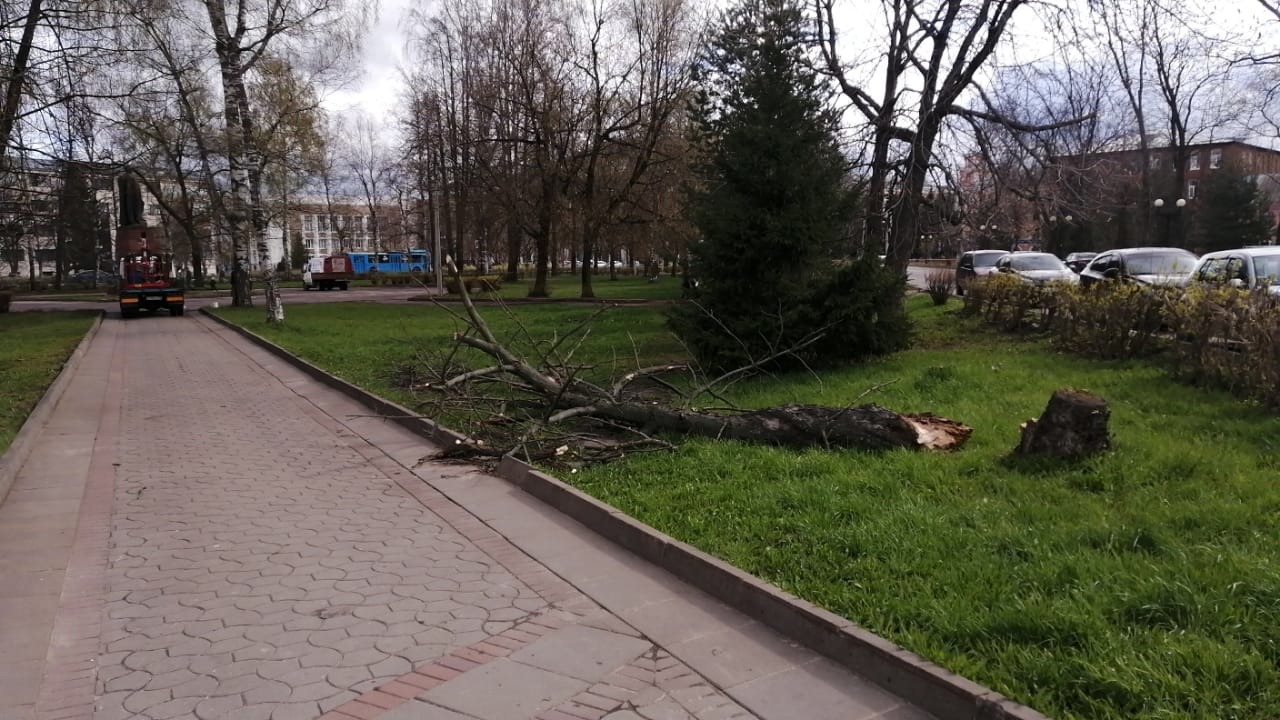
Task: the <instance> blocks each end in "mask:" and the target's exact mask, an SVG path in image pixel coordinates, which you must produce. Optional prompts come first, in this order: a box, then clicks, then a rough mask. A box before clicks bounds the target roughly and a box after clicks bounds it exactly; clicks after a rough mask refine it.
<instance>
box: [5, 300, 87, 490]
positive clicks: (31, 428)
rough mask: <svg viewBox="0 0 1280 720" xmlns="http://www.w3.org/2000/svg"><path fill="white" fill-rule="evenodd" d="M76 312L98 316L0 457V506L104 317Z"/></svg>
mask: <svg viewBox="0 0 1280 720" xmlns="http://www.w3.org/2000/svg"><path fill="white" fill-rule="evenodd" d="M79 312H94V313H97V314H98V317H97V319H95V320H94V321H93V325H91V326H89V331H88V332H86V333H85V334H84V337H82V338H80V343H79V344H78V345H76V349H75V350H72V351H71V355H70V356H69V357H68V358H67V361H66V362H64V363H62V369H61V370H59V371H58V377H56V378H54V380H53V382H52V383H49V387H48V388H46V389H45V391H44V395H41V396H40V400H39V401H37V402H36V406H35V407H34V408H32V410H31V414H30V415H28V416H27V419H26V420H25V421H23V423H22V427H21V428H19V429H18V434H17V435H15V436H14V438H13V442H11V443H9V448H8V449H7V450H5V452H4V455H0V505H3V504H4V500H5V498H6V497H8V496H9V488H10V487H12V486H13V481H14V480H15V479H16V478H17V477H18V470H20V469H22V466H23V465H24V464H26V462H27V458H28V457H29V456H30V455H31V449H32V448H33V447H34V446H35V441H36V436H37V435H39V434H40V430H41V429H42V428H43V427H44V423H45V421H46V420H48V419H49V415H50V413H52V412H53V408H54V407H55V406H57V404H58V400H60V399H62V393H64V392H65V391H66V389H67V386H68V385H70V384H71V376H72V375H74V374H75V371H76V368H78V367H79V366H80V361H81V360H82V359H83V358H84V355H85V353H86V352H88V347H89V343H90V341H92V340H93V337H94V336H95V335H97V334H98V328H100V327H102V318H104V317H106V315H107V312H106V311H105V310H82V311H79Z"/></svg>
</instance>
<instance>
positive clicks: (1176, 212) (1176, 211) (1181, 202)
mask: <svg viewBox="0 0 1280 720" xmlns="http://www.w3.org/2000/svg"><path fill="white" fill-rule="evenodd" d="M1151 204H1152V205H1153V206H1154V207H1155V209H1156V214H1157V215H1160V216H1162V217H1163V218H1164V234H1163V236H1162V239H1163V242H1164V244H1165V245H1173V219H1174V217H1179V218H1181V217H1182V208H1184V207H1186V206H1187V200H1186V198H1178V199H1177V200H1174V201H1173V207H1170V208H1169V209H1167V210H1166V209H1165V201H1164V198H1156V199H1155V201H1154V202H1152V203H1151Z"/></svg>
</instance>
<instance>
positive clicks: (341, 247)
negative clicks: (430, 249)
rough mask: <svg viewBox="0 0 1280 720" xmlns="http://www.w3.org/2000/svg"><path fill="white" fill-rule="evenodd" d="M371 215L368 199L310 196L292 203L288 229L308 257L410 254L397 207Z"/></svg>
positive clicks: (382, 206) (380, 208)
mask: <svg viewBox="0 0 1280 720" xmlns="http://www.w3.org/2000/svg"><path fill="white" fill-rule="evenodd" d="M375 210H376V215H374V216H371V215H370V214H369V205H368V203H367V201H366V200H365V199H364V198H352V197H337V198H330V199H329V200H328V201H326V200H325V199H324V198H320V197H314V196H308V197H303V198H300V199H299V200H298V201H297V202H291V203H290V208H289V211H288V212H287V213H286V214H285V228H286V230H285V231H286V232H287V234H288V235H289V236H290V237H292V236H293V235H294V234H295V233H297V234H298V235H299V236H300V237H301V239H302V246H303V247H304V248H306V251H307V254H308V255H310V256H312V257H316V256H320V255H331V254H334V253H339V252H358V251H363V252H371V251H378V250H408V249H410V248H409V245H410V244H412V243H411V242H407V238H406V237H405V233H404V229H403V228H404V223H403V221H402V220H401V216H400V210H399V208H398V207H396V206H394V205H387V204H380V205H377V206H375Z"/></svg>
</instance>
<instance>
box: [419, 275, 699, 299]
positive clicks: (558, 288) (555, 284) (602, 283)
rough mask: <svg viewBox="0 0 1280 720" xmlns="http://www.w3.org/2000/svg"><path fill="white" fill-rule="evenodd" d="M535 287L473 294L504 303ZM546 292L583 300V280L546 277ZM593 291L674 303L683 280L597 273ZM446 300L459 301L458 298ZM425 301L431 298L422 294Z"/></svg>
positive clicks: (526, 283) (528, 282) (521, 284)
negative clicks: (494, 298)
mask: <svg viewBox="0 0 1280 720" xmlns="http://www.w3.org/2000/svg"><path fill="white" fill-rule="evenodd" d="M531 287H533V280H532V278H526V279H524V280H519V281H517V282H514V283H507V282H504V283H503V284H502V288H501V289H500V290H498V291H497V292H496V293H483V292H480V293H473V297H475V298H481V299H485V298H490V297H498V298H502V299H503V300H523V299H525V298H527V297H529V288H531ZM547 289H548V291H549V292H550V293H551V299H552V300H576V299H580V298H581V297H582V278H581V277H580V276H579V275H576V274H572V275H571V274H568V273H563V274H560V275H553V276H550V277H548V278H547ZM591 290H592V292H593V293H595V297H596V299H600V300H674V299H678V298H679V297H680V278H679V277H672V276H671V275H661V276H659V277H658V279H656V280H654V281H652V282H650V281H649V279H648V278H645V277H642V276H636V275H629V274H621V273H619V275H618V278H617V279H616V280H611V279H610V278H609V274H608V273H607V272H606V273H603V274H597V275H594V276H592V278H591ZM446 297H447V298H454V299H456V298H457V297H458V296H457V295H448V296H446ZM421 299H423V300H427V299H429V298H428V297H427V296H426V295H423V296H422V298H421Z"/></svg>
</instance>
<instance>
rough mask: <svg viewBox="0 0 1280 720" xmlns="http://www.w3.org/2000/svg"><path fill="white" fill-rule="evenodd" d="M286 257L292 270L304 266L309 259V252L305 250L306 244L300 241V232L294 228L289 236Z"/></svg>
mask: <svg viewBox="0 0 1280 720" xmlns="http://www.w3.org/2000/svg"><path fill="white" fill-rule="evenodd" d="M287 257H288V258H289V263H290V264H291V265H292V266H293V269H294V270H301V269H302V268H304V267H306V266H307V261H308V260H310V259H311V253H310V252H308V251H307V246H306V245H304V244H303V242H302V233H300V232H298V231H296V230H295V231H294V232H293V234H291V235H290V236H289V252H288V254H287Z"/></svg>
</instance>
